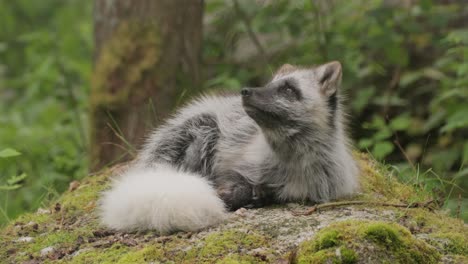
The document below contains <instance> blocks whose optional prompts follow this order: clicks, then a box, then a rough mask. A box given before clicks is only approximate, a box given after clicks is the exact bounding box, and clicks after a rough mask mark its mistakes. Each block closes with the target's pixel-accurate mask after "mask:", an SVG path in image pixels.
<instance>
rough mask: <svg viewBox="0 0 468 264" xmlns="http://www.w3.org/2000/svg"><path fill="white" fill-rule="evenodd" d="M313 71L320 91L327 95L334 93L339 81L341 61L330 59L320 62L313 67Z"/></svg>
mask: <svg viewBox="0 0 468 264" xmlns="http://www.w3.org/2000/svg"><path fill="white" fill-rule="evenodd" d="M315 72H316V76H317V80H318V83H319V85H320V92H321V93H322V94H323V95H325V96H327V97H329V96H332V95H333V94H334V93H336V91H337V90H338V86H339V85H340V83H341V75H342V73H341V63H340V62H338V61H332V62H329V63H326V64H322V65H320V66H318V67H317V68H316V69H315Z"/></svg>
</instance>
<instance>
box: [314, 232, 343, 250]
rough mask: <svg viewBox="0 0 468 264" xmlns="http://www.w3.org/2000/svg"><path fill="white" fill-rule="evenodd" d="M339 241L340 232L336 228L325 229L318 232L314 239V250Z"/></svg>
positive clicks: (332, 245)
mask: <svg viewBox="0 0 468 264" xmlns="http://www.w3.org/2000/svg"><path fill="white" fill-rule="evenodd" d="M339 243H340V233H338V231H337V230H327V231H325V232H322V233H320V235H319V236H318V237H317V238H316V240H315V248H316V250H320V249H326V248H331V247H334V246H337V245H338V244H339Z"/></svg>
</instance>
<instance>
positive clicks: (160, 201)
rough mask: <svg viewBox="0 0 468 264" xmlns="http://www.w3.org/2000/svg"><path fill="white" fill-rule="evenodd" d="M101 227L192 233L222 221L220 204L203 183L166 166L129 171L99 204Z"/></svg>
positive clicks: (222, 214)
mask: <svg viewBox="0 0 468 264" xmlns="http://www.w3.org/2000/svg"><path fill="white" fill-rule="evenodd" d="M100 214H101V221H102V223H103V224H104V225H105V226H107V227H109V228H112V229H115V230H122V231H128V230H144V229H156V230H157V231H158V232H160V233H161V234H167V233H170V232H172V231H176V230H182V231H196V230H199V229H203V228H205V227H208V226H211V225H214V224H217V223H219V222H221V221H222V220H223V219H224V218H225V208H224V203H223V202H222V200H221V199H220V198H218V196H217V194H216V192H215V190H214V189H213V188H212V186H211V185H210V184H209V183H208V181H206V180H205V179H203V178H201V177H200V176H199V175H195V174H192V173H187V172H182V171H177V170H175V169H174V168H172V167H170V166H168V165H162V164H158V165H157V166H155V167H152V168H132V169H130V170H129V171H127V172H126V173H124V174H123V175H121V176H120V177H119V178H118V179H116V180H115V181H114V182H113V185H112V188H111V189H110V190H107V191H105V192H104V193H103V195H102V198H101V200H100Z"/></svg>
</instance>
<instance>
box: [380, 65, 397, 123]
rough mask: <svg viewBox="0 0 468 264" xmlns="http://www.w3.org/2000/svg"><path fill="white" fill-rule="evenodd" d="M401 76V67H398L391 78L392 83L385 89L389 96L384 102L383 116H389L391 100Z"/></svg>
mask: <svg viewBox="0 0 468 264" xmlns="http://www.w3.org/2000/svg"><path fill="white" fill-rule="evenodd" d="M400 78H401V68H400V67H397V68H396V69H395V71H394V72H393V75H392V79H391V80H390V83H389V84H388V86H387V90H386V91H385V94H386V96H387V98H386V100H385V104H384V107H383V111H382V115H383V116H387V114H388V111H389V109H390V100H391V97H392V95H393V92H394V90H395V89H396V88H397V87H398V84H399V83H400Z"/></svg>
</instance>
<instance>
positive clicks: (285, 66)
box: [275, 64, 296, 76]
mask: <svg viewBox="0 0 468 264" xmlns="http://www.w3.org/2000/svg"><path fill="white" fill-rule="evenodd" d="M295 69H296V67H294V66H292V65H291V64H283V66H281V67H280V68H279V69H278V70H277V71H276V73H275V76H276V75H283V74H286V73H289V72H292V71H294V70H295Z"/></svg>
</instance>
